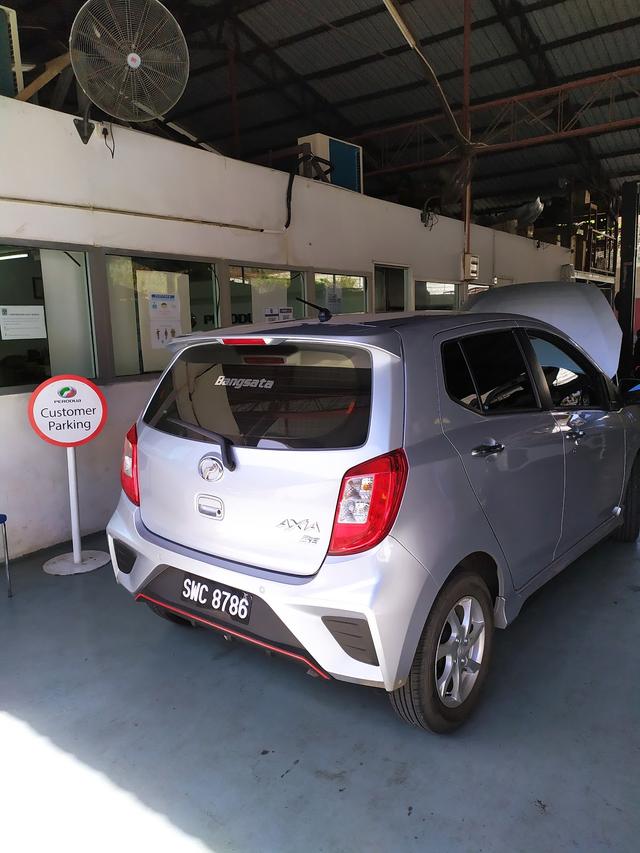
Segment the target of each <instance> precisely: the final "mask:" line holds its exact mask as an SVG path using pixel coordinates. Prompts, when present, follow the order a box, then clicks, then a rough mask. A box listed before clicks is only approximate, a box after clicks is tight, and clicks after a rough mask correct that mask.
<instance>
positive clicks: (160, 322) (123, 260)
mask: <svg viewBox="0 0 640 853" xmlns="http://www.w3.org/2000/svg"><path fill="white" fill-rule="evenodd" d="M107 283H108V287H109V305H110V309H111V328H112V334H113V352H114V360H115V372H116V376H130V375H133V374H138V373H149V372H153V371H158V370H163V369H164V368H165V367H166V365H167V363H168V361H169V359H170V357H171V356H170V352H169V351H168V350H167V348H166V344H167V343H168V342H169V341H170V340H172V339H173V338H175V337H178V336H179V335H186V334H188V333H189V332H191V331H209V330H211V329H217V328H219V327H220V316H219V309H220V299H219V293H218V281H217V278H216V274H215V267H214V266H213V265H212V264H208V263H202V262H191V261H181V260H176V259H166V258H161V259H158V258H136V257H125V256H118V255H110V256H108V257H107Z"/></svg>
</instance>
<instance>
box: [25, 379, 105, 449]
mask: <svg viewBox="0 0 640 853" xmlns="http://www.w3.org/2000/svg"><path fill="white" fill-rule="evenodd" d="M106 419H107V401H106V400H105V398H104V394H103V393H102V391H101V390H100V389H99V388H98V387H96V386H95V385H94V384H93V382H90V381H89V380H88V379H84V378H83V377H82V376H73V375H69V374H63V375H61V376H53V377H52V378H51V379H47V381H46V382H43V383H42V385H39V386H38V387H37V388H36V390H35V391H34V392H33V394H32V395H31V399H30V400H29V422H30V424H31V426H32V427H33V429H34V430H35V432H36V434H37V435H39V436H40V438H42V439H44V440H45V441H48V442H49V444H55V445H57V446H58V447H78V446H79V445H81V444H86V443H87V442H88V441H91V439H93V438H95V437H96V436H97V435H98V434H99V433H100V432H101V431H102V428H103V427H104V424H105V421H106Z"/></svg>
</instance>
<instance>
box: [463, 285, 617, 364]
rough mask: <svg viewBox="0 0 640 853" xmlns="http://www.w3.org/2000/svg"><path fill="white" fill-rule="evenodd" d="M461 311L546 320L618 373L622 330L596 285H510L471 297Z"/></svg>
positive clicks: (597, 362)
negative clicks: (514, 315)
mask: <svg viewBox="0 0 640 853" xmlns="http://www.w3.org/2000/svg"><path fill="white" fill-rule="evenodd" d="M464 310H465V311H469V312H472V313H481V314H487V313H490V314H495V313H498V314H522V315H523V316H524V317H533V318H534V319H535V320H541V321H542V322H543V323H549V325H550V326H555V327H556V329H560V331H561V332H564V334H565V335H568V337H570V338H571V339H572V340H573V341H575V342H576V343H577V344H578V346H580V347H582V349H583V350H584V351H585V352H586V353H587V354H588V355H589V356H590V357H591V358H592V359H593V361H595V363H596V364H597V365H598V367H600V369H601V370H602V371H604V373H606V374H607V376H614V375H615V374H616V373H617V370H618V362H619V360H620V346H621V344H622V330H621V328H620V325H619V324H618V321H617V319H616V316H615V314H614V313H613V311H612V310H611V306H610V305H609V303H608V302H607V300H606V299H605V297H604V296H603V295H602V293H601V292H600V290H599V289H598V287H597V286H596V285H595V284H572V283H570V282H566V281H534V282H530V283H527V284H509V285H506V286H505V287H495V288H491V289H490V290H486V291H484V292H483V293H479V294H478V295H477V296H474V297H472V298H471V299H470V300H469V302H468V303H467V305H466V306H465V309H464Z"/></svg>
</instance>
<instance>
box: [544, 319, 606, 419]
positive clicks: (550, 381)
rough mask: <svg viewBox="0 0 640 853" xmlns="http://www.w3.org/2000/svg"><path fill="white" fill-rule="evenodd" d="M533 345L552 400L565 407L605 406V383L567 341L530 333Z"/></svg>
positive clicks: (556, 405)
mask: <svg viewBox="0 0 640 853" xmlns="http://www.w3.org/2000/svg"><path fill="white" fill-rule="evenodd" d="M529 340H530V341H531V346H532V347H533V349H534V352H535V354H536V356H537V358H538V361H539V362H540V366H541V367H542V371H543V373H544V377H545V379H546V381H547V387H548V388H549V393H550V394H551V402H552V403H553V405H554V406H555V407H557V408H561V409H579V408H605V400H604V391H603V387H602V383H601V382H600V381H599V378H598V376H597V374H596V373H595V371H594V370H592V369H590V368H588V367H587V365H586V364H585V365H584V366H581V364H579V363H578V362H579V361H583V360H582V359H581V357H580V354H579V353H577V352H575V351H573V350H572V349H571V348H570V347H569V345H568V344H567V345H565V344H564V342H562V343H560V342H558V344H557V345H556V344H555V343H552V342H551V340H549V339H547V338H546V337H540V336H539V335H536V334H534V333H533V332H529Z"/></svg>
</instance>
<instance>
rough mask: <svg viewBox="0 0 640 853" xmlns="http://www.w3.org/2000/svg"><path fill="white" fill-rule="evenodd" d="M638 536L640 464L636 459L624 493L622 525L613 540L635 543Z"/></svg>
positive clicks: (639, 532)
mask: <svg viewBox="0 0 640 853" xmlns="http://www.w3.org/2000/svg"><path fill="white" fill-rule="evenodd" d="M638 534H640V464H639V463H638V460H637V459H636V461H635V462H634V463H633V468H632V469H631V474H630V475H629V482H628V483H627V488H626V490H625V493H624V504H623V509H622V524H621V525H620V527H618V528H616V530H615V531H614V533H613V538H614V539H615V540H616V541H617V542H635V541H636V539H637V538H638Z"/></svg>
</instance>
